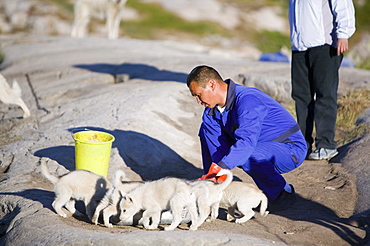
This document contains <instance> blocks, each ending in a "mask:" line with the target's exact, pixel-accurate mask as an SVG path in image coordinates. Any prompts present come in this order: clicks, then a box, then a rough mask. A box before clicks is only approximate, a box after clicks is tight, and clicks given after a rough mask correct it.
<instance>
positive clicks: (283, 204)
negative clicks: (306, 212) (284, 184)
mask: <svg viewBox="0 0 370 246" xmlns="http://www.w3.org/2000/svg"><path fill="white" fill-rule="evenodd" d="M289 185H290V187H291V188H292V193H289V192H286V191H285V190H283V191H282V192H281V193H280V195H279V196H278V197H277V198H276V199H275V200H273V201H272V202H270V203H269V205H268V208H267V210H268V211H270V212H277V211H282V210H285V209H288V208H289V207H290V206H291V205H293V204H294V203H296V202H297V195H296V193H295V191H294V187H293V185H291V184H289Z"/></svg>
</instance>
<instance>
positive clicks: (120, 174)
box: [113, 169, 126, 187]
mask: <svg viewBox="0 0 370 246" xmlns="http://www.w3.org/2000/svg"><path fill="white" fill-rule="evenodd" d="M122 180H126V173H125V172H124V171H123V170H121V169H118V170H117V171H116V172H115V173H114V177H113V186H116V187H117V186H118V185H119V184H120V183H121V182H122Z"/></svg>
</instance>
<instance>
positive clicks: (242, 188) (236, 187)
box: [220, 181, 269, 223]
mask: <svg viewBox="0 0 370 246" xmlns="http://www.w3.org/2000/svg"><path fill="white" fill-rule="evenodd" d="M267 202H268V201H267V197H266V195H265V194H264V193H263V192H262V190H260V189H258V188H257V187H255V186H254V185H252V184H248V183H243V182H239V181H233V182H231V184H230V185H229V186H228V187H227V188H226V189H225V190H224V191H223V195H222V199H221V201H220V206H222V207H226V208H227V209H228V214H227V221H234V220H235V222H236V223H244V222H246V221H248V220H249V219H251V218H252V217H253V216H254V214H255V213H254V211H253V208H256V207H257V206H258V205H260V214H261V215H262V216H267V215H268V213H269V212H268V211H266V209H267V204H268V203H267ZM235 210H238V211H239V212H240V213H241V216H240V217H239V218H237V219H236V218H235Z"/></svg>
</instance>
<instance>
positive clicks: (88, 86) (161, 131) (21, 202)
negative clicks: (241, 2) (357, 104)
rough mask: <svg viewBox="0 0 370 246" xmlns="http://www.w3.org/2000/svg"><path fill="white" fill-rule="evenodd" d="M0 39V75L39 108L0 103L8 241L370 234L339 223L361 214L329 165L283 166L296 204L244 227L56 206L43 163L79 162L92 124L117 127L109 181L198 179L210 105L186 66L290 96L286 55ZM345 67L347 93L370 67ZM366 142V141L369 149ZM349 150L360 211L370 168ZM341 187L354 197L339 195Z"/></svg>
mask: <svg viewBox="0 0 370 246" xmlns="http://www.w3.org/2000/svg"><path fill="white" fill-rule="evenodd" d="M0 41H1V43H2V50H3V52H4V54H5V60H4V62H3V63H2V64H1V67H0V69H1V71H0V72H1V74H2V75H4V77H6V78H7V79H8V81H12V80H13V79H14V78H15V79H17V81H18V82H19V84H20V86H21V87H22V90H23V99H24V101H25V102H26V104H27V105H28V106H29V108H30V110H31V117H29V118H27V119H22V118H21V115H22V110H21V109H20V108H18V107H15V106H9V105H4V104H1V103H0V120H1V121H0V147H1V152H0V160H1V163H0V168H2V170H3V171H4V174H2V176H1V177H2V178H3V180H2V181H1V182H0V207H1V209H0V245H71V244H73V245H121V244H124V245H163V244H180V245H223V244H227V245H283V244H288V245H293V244H294V245H308V244H311V243H312V244H313V245H338V244H340V245H351V244H354V243H359V242H364V240H366V239H367V238H366V235H367V233H368V232H367V230H366V228H362V227H352V226H351V225H349V224H348V223H344V221H343V220H342V218H348V217H350V216H351V215H353V210H354V208H355V204H356V183H355V179H354V178H353V176H352V174H351V173H347V172H346V171H344V169H343V168H341V167H339V166H338V165H337V164H335V163H327V162H315V163H312V162H308V163H305V164H304V165H302V168H299V169H297V171H296V172H292V173H291V174H290V175H287V179H288V181H289V182H291V181H293V182H295V183H296V184H299V186H297V192H298V193H299V194H300V195H301V196H300V200H299V203H298V206H297V209H296V210H294V209H293V210H291V211H288V212H287V213H285V214H284V213H283V214H277V215H274V214H272V215H269V216H268V217H267V218H266V219H263V218H261V217H259V216H258V215H256V219H255V220H252V221H250V222H248V223H246V224H244V225H236V224H233V223H228V222H226V221H225V220H224V219H222V216H224V213H223V215H222V213H221V219H219V220H217V221H216V222H215V223H206V224H204V225H202V227H201V228H200V230H199V231H197V232H190V231H188V230H187V229H188V227H187V226H186V225H181V227H180V228H179V229H177V230H176V231H174V232H163V231H146V230H142V229H141V228H140V227H127V226H116V227H115V228H112V229H108V228H104V227H102V226H95V225H92V224H91V223H90V222H89V221H87V219H86V218H73V217H70V218H66V219H65V218H61V217H59V216H58V215H56V214H55V212H54V211H53V209H52V207H51V203H52V201H53V197H54V193H53V191H52V185H51V184H50V183H49V182H48V181H47V180H46V179H45V178H43V177H42V176H41V175H40V170H39V163H38V162H39V159H40V158H41V157H49V158H51V159H53V160H56V161H57V162H58V163H59V165H56V166H52V167H50V168H51V169H52V172H53V173H56V174H62V173H65V172H66V171H67V170H74V168H75V167H74V142H73V139H72V137H71V134H72V133H73V132H75V131H78V130H82V129H93V130H102V131H106V132H109V133H111V134H113V135H114V136H115V138H116V141H115V142H114V143H113V148H112V154H111V164H110V167H109V173H108V178H109V179H111V178H112V175H113V173H114V171H115V170H117V169H118V168H121V169H123V170H125V171H126V173H127V175H128V177H129V178H130V179H133V180H152V179H158V178H162V177H165V176H176V177H181V178H187V179H195V178H198V177H199V176H200V175H201V174H202V169H201V158H200V147H199V143H198V138H197V131H198V127H199V124H200V120H201V114H202V111H203V108H202V107H201V106H199V105H197V104H196V102H195V99H194V98H192V97H191V95H190V93H189V92H188V89H187V87H186V84H185V83H184V81H185V79H186V76H187V73H188V72H189V71H190V70H191V69H192V68H193V67H195V66H197V65H200V64H208V65H211V66H213V67H215V68H216V69H218V70H219V71H220V73H221V75H222V76H223V77H225V78H229V77H230V78H232V79H234V80H235V81H238V82H239V80H240V78H241V76H240V75H243V76H245V77H248V76H249V77H248V78H249V79H248V83H247V84H248V85H253V83H255V86H257V87H259V86H260V87H262V88H261V89H264V90H266V92H267V93H270V92H269V89H271V91H272V92H271V94H272V95H275V96H280V97H281V98H280V100H281V102H283V103H289V96H288V95H289V84H290V82H289V74H290V72H289V64H277V63H268V62H267V63H261V62H255V61H250V60H245V59H239V58H237V57H236V58H234V59H232V58H230V56H229V54H228V52H227V51H218V52H216V53H217V55H215V53H214V52H213V50H211V49H209V48H207V47H203V46H198V45H194V44H187V43H176V42H170V41H143V40H133V39H119V40H107V39H103V38H86V39H72V38H68V37H29V36H25V37H22V36H0ZM341 73H343V76H342V79H343V80H342V81H341V90H343V91H344V90H346V89H350V88H355V87H368V84H367V83H365V82H364V81H366V80H367V79H368V78H369V75H370V72H369V71H363V70H358V69H351V70H347V69H343V70H342V71H341ZM272 78H275V79H272ZM256 81H258V83H257V82H256ZM263 81H265V83H263ZM116 82H118V83H116ZM274 93H275V94H274ZM366 139H368V136H367V137H365V138H363V140H362V142H361V141H359V143H363V149H365V150H366V149H367V150H368V144H369V143H368V141H367V140H366ZM348 148H349V149H352V150H353V151H356V150H357V149H356V148H354V149H353V148H352V147H351V146H349V147H348ZM348 153H349V154H348V155H344V156H343V157H341V158H342V160H343V162H344V163H343V165H344V166H345V165H346V163H353V159H354V158H357V159H359V158H358V157H359V156H361V157H362V159H359V162H358V164H357V165H358V166H360V167H361V170H362V171H353V172H352V173H354V174H355V175H357V179H358V180H360V184H361V186H357V189H358V194H359V197H358V201H360V202H359V204H361V208H359V209H360V210H361V211H364V210H366V209H369V207H370V202H369V201H370V199H368V198H367V196H366V194H365V195H364V193H365V191H366V190H367V189H368V187H370V181H369V180H368V179H366V178H365V177H364V175H365V174H366V173H367V171H368V170H369V169H370V165H368V162H369V161H368V160H369V158H368V151H365V152H361V153H357V152H352V153H354V154H356V156H354V157H351V155H350V152H348ZM346 158H348V159H346ZM338 160H339V159H338ZM338 160H335V161H338ZM360 160H361V161H360ZM348 170H349V171H351V169H350V168H349V169H348ZM233 171H234V174H235V176H236V177H237V178H239V179H241V180H243V181H250V180H249V179H248V177H247V175H246V174H245V173H243V172H241V171H240V170H233ZM333 175H334V176H335V177H337V178H336V180H334V179H331V178H330V177H333ZM366 175H367V174H366ZM333 180H334V181H333ZM337 181H338V183H336V182H337ZM333 182H334V183H333ZM329 185H331V186H329ZM323 187H331V189H334V190H335V191H333V190H330V189H326V188H325V189H323ZM333 187H334V188H333ZM318 189H322V190H321V191H320V192H317V191H318ZM343 196H345V197H346V198H347V199H348V201H346V204H342V203H339V202H337V201H339V199H340V198H339V197H343ZM362 197H364V198H366V199H362ZM333 226H334V227H338V228H339V229H338V230H335V229H333Z"/></svg>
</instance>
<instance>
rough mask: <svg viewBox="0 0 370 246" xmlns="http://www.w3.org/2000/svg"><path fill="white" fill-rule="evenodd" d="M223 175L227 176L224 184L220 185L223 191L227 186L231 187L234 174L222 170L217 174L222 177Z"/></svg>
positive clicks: (227, 170)
mask: <svg viewBox="0 0 370 246" xmlns="http://www.w3.org/2000/svg"><path fill="white" fill-rule="evenodd" d="M222 175H226V179H225V181H224V182H222V183H218V185H220V187H221V190H224V189H226V187H227V186H229V184H230V183H231V181H233V173H232V172H231V171H230V170H229V169H221V170H220V171H219V172H218V173H217V176H222Z"/></svg>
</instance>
